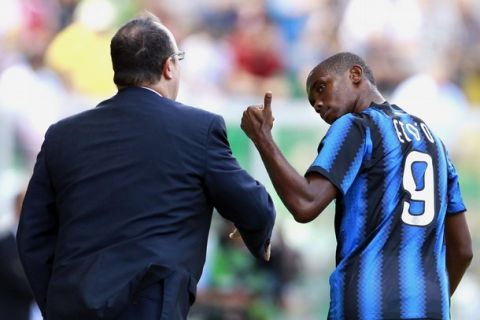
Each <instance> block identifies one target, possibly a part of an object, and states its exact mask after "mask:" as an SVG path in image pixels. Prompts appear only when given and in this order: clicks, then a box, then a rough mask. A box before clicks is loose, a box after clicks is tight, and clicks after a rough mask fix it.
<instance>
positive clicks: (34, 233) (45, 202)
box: [17, 127, 58, 315]
mask: <svg viewBox="0 0 480 320" xmlns="http://www.w3.org/2000/svg"><path fill="white" fill-rule="evenodd" d="M51 129H52V128H51V127H50V128H49V130H48V131H47V133H46V135H45V141H44V142H43V145H42V148H41V150H40V152H39V154H38V156H37V161H36V163H35V167H34V169H33V175H32V177H31V179H30V182H29V184H28V188H27V192H26V194H25V199H24V202H23V206H22V212H21V215H20V221H19V226H18V232H17V245H18V251H19V255H20V260H21V261H22V264H23V267H24V270H25V274H26V276H27V278H28V281H29V282H30V286H31V287H32V291H33V294H34V296H35V300H36V301H37V303H38V306H39V308H40V310H41V311H42V314H44V315H45V307H46V300H47V288H48V283H49V280H50V275H51V272H52V264H53V259H54V251H55V246H56V240H57V233H58V222H57V214H56V207H55V193H54V190H53V187H52V182H51V180H50V176H49V173H48V169H47V149H48V147H47V146H48V142H49V133H50V132H51Z"/></svg>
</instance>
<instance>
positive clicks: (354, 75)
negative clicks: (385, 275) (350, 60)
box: [350, 64, 363, 84]
mask: <svg viewBox="0 0 480 320" xmlns="http://www.w3.org/2000/svg"><path fill="white" fill-rule="evenodd" d="M362 77H363V68H362V67H361V66H359V65H357V64H356V65H354V66H353V67H351V68H350V79H351V80H352V83H354V84H359V83H360V82H361V81H362Z"/></svg>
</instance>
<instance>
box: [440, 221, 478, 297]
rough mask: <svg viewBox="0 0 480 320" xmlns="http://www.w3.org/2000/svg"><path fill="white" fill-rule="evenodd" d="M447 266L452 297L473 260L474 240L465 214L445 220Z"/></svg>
mask: <svg viewBox="0 0 480 320" xmlns="http://www.w3.org/2000/svg"><path fill="white" fill-rule="evenodd" d="M445 244H446V256H447V257H446V260H447V261H446V264H447V271H448V279H449V283H450V295H452V294H453V293H454V292H455V289H456V288H457V286H458V284H459V283H460V280H462V277H463V275H464V274H465V271H466V270H467V268H468V266H469V265H470V262H471V261H472V258H473V249H472V238H471V237H470V231H469V230H468V225H467V220H466V217H465V214H464V213H457V214H455V215H448V216H447V218H446V219H445Z"/></svg>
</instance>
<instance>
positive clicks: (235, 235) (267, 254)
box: [228, 228, 272, 261]
mask: <svg viewBox="0 0 480 320" xmlns="http://www.w3.org/2000/svg"><path fill="white" fill-rule="evenodd" d="M228 237H229V238H230V239H232V240H235V239H239V238H241V235H240V232H238V229H237V228H235V229H233V231H232V232H230V234H229V235H228ZM271 252H272V244H271V243H269V244H268V246H267V249H266V250H265V253H264V254H263V259H264V260H265V261H270V255H271Z"/></svg>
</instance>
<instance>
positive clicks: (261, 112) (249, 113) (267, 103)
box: [241, 91, 275, 143]
mask: <svg viewBox="0 0 480 320" xmlns="http://www.w3.org/2000/svg"><path fill="white" fill-rule="evenodd" d="M271 105H272V92H270V91H267V92H266V93H265V98H264V102H263V105H253V106H249V107H248V108H247V110H245V111H244V112H243V117H242V123H241V128H242V130H243V131H244V132H245V133H246V134H247V136H248V137H249V138H250V139H251V140H252V141H253V142H254V143H257V142H258V141H259V140H261V139H264V138H271V131H272V127H273V121H274V120H275V119H274V118H273V115H272V107H271Z"/></svg>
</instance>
